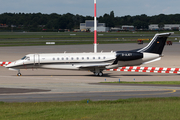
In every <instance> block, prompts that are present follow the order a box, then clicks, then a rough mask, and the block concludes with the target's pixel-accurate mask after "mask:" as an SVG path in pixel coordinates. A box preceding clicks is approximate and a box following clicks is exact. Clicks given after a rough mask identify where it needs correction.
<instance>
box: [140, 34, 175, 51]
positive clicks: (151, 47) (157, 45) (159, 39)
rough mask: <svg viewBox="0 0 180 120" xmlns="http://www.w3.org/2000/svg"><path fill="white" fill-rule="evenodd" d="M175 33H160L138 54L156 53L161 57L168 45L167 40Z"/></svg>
mask: <svg viewBox="0 0 180 120" xmlns="http://www.w3.org/2000/svg"><path fill="white" fill-rule="evenodd" d="M172 34H174V33H160V34H156V35H155V36H154V38H153V39H152V40H151V42H150V43H149V44H148V45H147V46H146V47H144V48H142V49H140V50H138V51H137V52H140V53H143V52H147V53H155V54H159V55H161V54H162V52H163V49H164V46H165V44H166V40H167V38H168V37H169V36H170V35H172Z"/></svg>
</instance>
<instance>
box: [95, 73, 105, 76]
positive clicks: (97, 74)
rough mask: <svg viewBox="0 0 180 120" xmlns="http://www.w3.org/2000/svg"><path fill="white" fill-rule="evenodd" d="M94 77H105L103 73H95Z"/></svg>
mask: <svg viewBox="0 0 180 120" xmlns="http://www.w3.org/2000/svg"><path fill="white" fill-rule="evenodd" d="M94 75H95V76H103V73H102V72H99V73H98V72H94Z"/></svg>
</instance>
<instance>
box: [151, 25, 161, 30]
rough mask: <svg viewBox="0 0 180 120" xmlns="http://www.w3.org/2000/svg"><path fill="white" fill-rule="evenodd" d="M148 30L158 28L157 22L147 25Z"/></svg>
mask: <svg viewBox="0 0 180 120" xmlns="http://www.w3.org/2000/svg"><path fill="white" fill-rule="evenodd" d="M149 30H159V26H158V24H151V25H149Z"/></svg>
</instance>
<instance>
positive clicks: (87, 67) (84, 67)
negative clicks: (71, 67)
mask: <svg viewBox="0 0 180 120" xmlns="http://www.w3.org/2000/svg"><path fill="white" fill-rule="evenodd" d="M109 65H111V63H94V64H84V65H76V67H78V68H79V69H81V70H90V71H93V70H94V69H95V68H99V69H101V70H104V69H106V66H109Z"/></svg>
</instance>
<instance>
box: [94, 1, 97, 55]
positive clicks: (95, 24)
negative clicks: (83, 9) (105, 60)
mask: <svg viewBox="0 0 180 120" xmlns="http://www.w3.org/2000/svg"><path fill="white" fill-rule="evenodd" d="M96 15H97V14H96V0H94V53H97V18H96Z"/></svg>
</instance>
